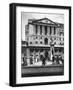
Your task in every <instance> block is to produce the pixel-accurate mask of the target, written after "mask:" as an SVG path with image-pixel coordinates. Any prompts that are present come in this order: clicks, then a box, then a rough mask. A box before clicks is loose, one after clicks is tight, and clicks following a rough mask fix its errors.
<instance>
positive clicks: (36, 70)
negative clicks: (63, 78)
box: [21, 65, 64, 77]
mask: <svg viewBox="0 0 73 90" xmlns="http://www.w3.org/2000/svg"><path fill="white" fill-rule="evenodd" d="M21 72H22V77H30V76H54V75H64V65H49V66H32V67H31V66H29V67H25V66H22V69H21Z"/></svg>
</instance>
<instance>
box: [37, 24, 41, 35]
mask: <svg viewBox="0 0 73 90" xmlns="http://www.w3.org/2000/svg"><path fill="white" fill-rule="evenodd" d="M37 28H38V32H37V34H38V35H40V25H38V26H37Z"/></svg>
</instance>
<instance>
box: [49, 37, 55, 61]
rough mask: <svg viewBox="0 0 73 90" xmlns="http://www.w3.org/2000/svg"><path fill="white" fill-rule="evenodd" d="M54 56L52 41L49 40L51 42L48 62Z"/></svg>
mask: <svg viewBox="0 0 73 90" xmlns="http://www.w3.org/2000/svg"><path fill="white" fill-rule="evenodd" d="M53 55H54V42H53V39H52V38H51V42H50V60H52V58H53Z"/></svg>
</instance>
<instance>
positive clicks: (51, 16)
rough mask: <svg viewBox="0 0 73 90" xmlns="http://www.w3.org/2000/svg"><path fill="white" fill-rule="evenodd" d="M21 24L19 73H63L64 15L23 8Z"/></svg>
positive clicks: (23, 74) (24, 74)
mask: <svg viewBox="0 0 73 90" xmlns="http://www.w3.org/2000/svg"><path fill="white" fill-rule="evenodd" d="M21 25H22V28H21V29H22V30H21V37H22V38H21V50H22V51H21V53H22V54H21V59H22V60H21V74H22V77H24V76H28V75H29V74H30V75H35V76H36V75H51V76H53V75H64V15H63V14H58V13H47V14H44V13H30V12H28V13H26V12H22V13H21ZM27 74H28V75H27Z"/></svg>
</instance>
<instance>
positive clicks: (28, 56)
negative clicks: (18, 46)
mask: <svg viewBox="0 0 73 90" xmlns="http://www.w3.org/2000/svg"><path fill="white" fill-rule="evenodd" d="M26 50H27V51H26V53H27V54H26V56H27V65H28V66H29V65H30V50H29V48H27V49H26Z"/></svg>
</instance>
